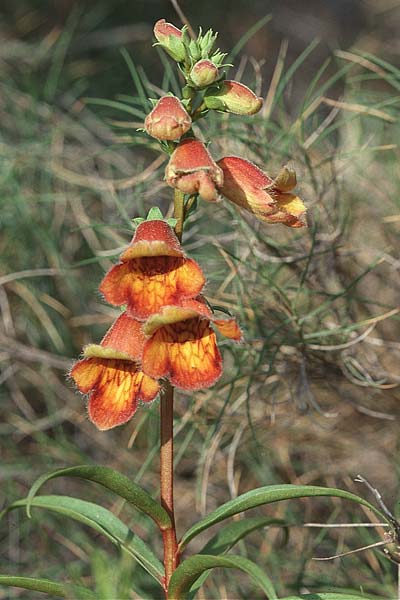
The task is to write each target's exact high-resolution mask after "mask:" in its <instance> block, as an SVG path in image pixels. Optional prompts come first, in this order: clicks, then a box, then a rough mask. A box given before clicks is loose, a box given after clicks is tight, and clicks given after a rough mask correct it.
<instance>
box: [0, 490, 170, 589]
mask: <svg viewBox="0 0 400 600" xmlns="http://www.w3.org/2000/svg"><path fill="white" fill-rule="evenodd" d="M28 502H29V504H30V505H32V506H35V507H37V508H44V509H46V510H50V511H52V512H55V513H59V514H61V515H65V516H66V517H70V518H71V519H74V520H75V521H79V522H80V523H83V524H84V525H88V526H89V527H91V528H92V529H94V530H95V531H97V532H98V533H101V534H102V535H104V536H105V537H106V538H108V539H109V540H110V541H111V542H112V543H113V544H115V545H116V546H118V547H119V548H121V549H122V550H124V551H125V552H127V553H128V554H130V555H131V556H132V557H133V558H135V559H136V560H137V562H138V563H139V564H140V565H141V566H142V567H143V568H144V569H145V570H146V571H147V572H148V573H149V574H150V575H151V576H152V577H154V579H155V580H156V581H157V582H158V583H159V584H160V585H161V581H162V579H163V577H164V568H163V565H162V564H161V562H160V561H159V560H158V558H157V557H156V556H155V554H154V553H153V551H152V550H151V549H150V548H149V547H148V546H147V544H145V542H144V541H143V540H142V539H141V538H140V537H139V536H138V535H136V534H135V533H133V531H132V530H131V529H129V527H127V525H125V523H123V522H122V521H121V520H120V519H118V517H116V516H115V515H114V514H113V513H112V512H111V511H109V510H107V509H106V508H103V507H102V506H99V505H98V504H94V503H93V502H87V501H86V500H80V499H79V498H73V497H72V496H37V497H36V498H33V499H28V498H24V499H22V500H17V501H16V502H13V504H11V505H10V506H8V507H7V508H5V509H4V510H3V511H2V512H1V513H0V519H1V518H2V517H3V516H4V515H6V514H7V513H8V512H10V511H11V510H15V509H17V508H24V507H26V506H27V504H28Z"/></svg>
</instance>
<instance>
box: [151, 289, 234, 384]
mask: <svg viewBox="0 0 400 600" xmlns="http://www.w3.org/2000/svg"><path fill="white" fill-rule="evenodd" d="M211 323H213V324H214V325H215V326H216V327H217V329H219V331H220V332H221V333H222V334H223V335H225V336H226V337H229V338H231V339H233V340H236V341H240V340H241V339H242V333H241V331H240V328H239V326H238V324H237V323H236V321H235V320H234V319H215V318H214V317H213V315H212V313H211V311H210V309H209V308H208V307H207V305H206V304H205V303H204V301H203V300H187V301H185V302H183V303H182V305H181V306H165V307H164V308H163V309H162V310H161V311H160V312H159V313H158V314H156V315H153V316H151V317H150V318H149V319H148V320H147V321H146V323H145V324H144V326H143V331H144V333H145V334H146V335H147V336H149V339H148V340H147V342H146V343H145V345H144V349H143V355H142V368H143V371H144V372H145V373H146V374H147V375H150V376H151V377H154V378H155V379H158V378H160V377H168V378H169V380H170V381H171V383H172V385H174V386H176V387H178V388H181V389H183V390H199V389H202V388H208V387H210V386H212V385H213V384H214V383H215V382H216V381H217V379H218V378H219V377H220V376H221V373H222V358H221V354H220V352H219V350H218V347H217V340H216V335H215V333H214V331H213V329H212V328H211V326H210V325H211Z"/></svg>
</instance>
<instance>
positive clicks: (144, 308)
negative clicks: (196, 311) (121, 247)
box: [99, 220, 205, 320]
mask: <svg viewBox="0 0 400 600" xmlns="http://www.w3.org/2000/svg"><path fill="white" fill-rule="evenodd" d="M120 260H121V262H120V263H119V264H117V265H115V266H114V267H112V268H111V269H110V271H108V273H107V274H106V276H105V277H104V279H103V281H102V282H101V284H100V288H99V289H100V291H101V292H102V293H103V295H104V298H105V299H106V300H107V302H109V303H110V304H113V305H115V306H121V305H123V304H126V305H127V312H128V314H129V315H130V316H131V317H134V318H136V319H141V320H144V319H146V318H147V317H149V316H150V315H151V314H153V313H156V312H158V310H159V309H160V308H161V307H162V306H165V305H169V304H175V303H178V304H179V303H180V301H181V300H182V299H185V298H194V297H195V296H197V295H198V294H199V293H200V291H201V290H202V288H203V286H204V284H205V277H204V274H203V271H202V270H201V268H200V267H199V265H198V264H197V263H196V262H195V261H194V260H192V259H190V258H187V257H186V255H185V254H184V252H183V250H182V247H181V245H180V243H179V241H178V238H177V237H176V235H175V233H174V231H173V229H172V228H171V227H170V226H169V225H168V224H167V223H166V222H165V221H162V220H154V221H144V222H143V223H141V224H140V225H139V226H138V228H137V230H136V233H135V235H134V237H133V239H132V242H131V244H130V245H129V246H128V248H127V249H126V250H125V251H124V252H123V253H122V255H121V257H120Z"/></svg>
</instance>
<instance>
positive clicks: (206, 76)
mask: <svg viewBox="0 0 400 600" xmlns="http://www.w3.org/2000/svg"><path fill="white" fill-rule="evenodd" d="M216 79H218V67H216V66H215V65H214V63H213V62H211V60H207V59H204V60H199V61H198V62H197V63H196V64H195V65H194V67H193V68H192V70H191V71H190V81H191V82H192V83H193V85H194V86H195V87H197V88H200V89H201V88H205V87H207V86H209V85H211V84H212V83H214V81H215V80H216Z"/></svg>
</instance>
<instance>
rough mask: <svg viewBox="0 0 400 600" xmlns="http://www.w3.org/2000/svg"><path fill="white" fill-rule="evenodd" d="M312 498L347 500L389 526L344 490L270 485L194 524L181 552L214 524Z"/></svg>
mask: <svg viewBox="0 0 400 600" xmlns="http://www.w3.org/2000/svg"><path fill="white" fill-rule="evenodd" d="M310 496H311V497H312V496H315V497H317V496H332V497H336V498H344V499H346V500H350V501H351V502H356V503H357V504H362V505H363V506H366V507H367V508H369V509H370V510H372V511H373V512H374V513H376V514H377V515H379V517H380V518H381V519H383V520H384V521H385V522H388V520H387V518H386V516H385V515H384V514H383V513H382V512H381V511H380V510H378V509H377V508H376V507H375V506H373V505H372V504H370V503H369V502H367V500H364V498H360V497H359V496H356V495H355V494H351V493H350V492H346V491H345V490H339V489H335V488H325V487H319V486H313V485H293V484H285V485H270V486H264V487H261V488H256V489H255V490H251V491H250V492H246V493H245V494H242V495H241V496H238V497H237V498H234V499H233V500H229V502H226V503H225V504H222V506H219V507H218V508H217V509H216V510H214V511H213V512H212V513H210V514H209V515H207V516H206V517H204V519H201V520H200V521H198V522H197V523H195V524H194V525H193V526H192V527H191V528H190V529H189V530H188V531H187V532H186V533H185V534H184V535H183V537H182V539H181V541H180V551H182V550H183V548H184V547H185V546H186V545H187V544H188V543H189V542H190V541H191V540H192V539H193V538H194V537H196V535H198V534H199V533H201V532H202V531H204V530H205V529H208V528H209V527H212V526H213V525H215V524H216V523H219V522H220V521H223V520H224V519H227V518H228V517H232V516H233V515H237V514H238V513H240V512H243V511H244V510H248V509H250V508H256V507H257V506H262V505H264V504H272V503H273V502H280V501H281V500H291V499H293V498H307V497H310Z"/></svg>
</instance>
